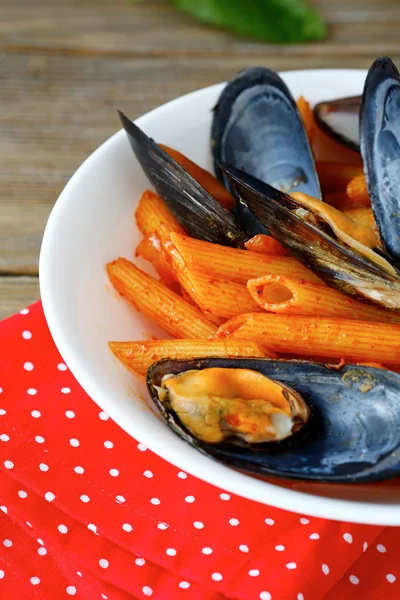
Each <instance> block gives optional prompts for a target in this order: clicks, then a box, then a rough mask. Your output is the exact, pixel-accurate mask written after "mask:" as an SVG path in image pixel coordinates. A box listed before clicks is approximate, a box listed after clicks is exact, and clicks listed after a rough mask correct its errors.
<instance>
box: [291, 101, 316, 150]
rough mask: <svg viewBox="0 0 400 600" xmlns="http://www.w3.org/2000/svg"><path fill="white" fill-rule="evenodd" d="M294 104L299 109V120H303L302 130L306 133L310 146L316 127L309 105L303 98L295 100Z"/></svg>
mask: <svg viewBox="0 0 400 600" xmlns="http://www.w3.org/2000/svg"><path fill="white" fill-rule="evenodd" d="M296 104H297V108H298V109H299V113H300V115H301V118H302V119H303V123H304V128H305V130H306V133H307V137H308V141H309V142H310V144H311V143H312V141H313V139H314V133H315V127H316V124H315V121H314V115H313V111H312V109H311V106H310V103H309V102H307V100H306V99H305V98H304V96H300V97H299V98H298V99H297V102H296Z"/></svg>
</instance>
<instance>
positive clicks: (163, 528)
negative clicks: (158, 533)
mask: <svg viewBox="0 0 400 600" xmlns="http://www.w3.org/2000/svg"><path fill="white" fill-rule="evenodd" d="M157 527H158V529H162V530H163V531H164V530H165V529H168V527H169V525H168V523H158V525H157Z"/></svg>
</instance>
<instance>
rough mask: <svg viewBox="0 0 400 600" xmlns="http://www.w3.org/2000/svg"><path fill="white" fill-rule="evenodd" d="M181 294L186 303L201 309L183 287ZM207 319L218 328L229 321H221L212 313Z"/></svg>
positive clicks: (208, 314)
mask: <svg viewBox="0 0 400 600" xmlns="http://www.w3.org/2000/svg"><path fill="white" fill-rule="evenodd" d="M180 293H181V296H182V298H183V299H184V300H185V302H187V303H188V304H190V305H191V306H195V307H196V308H200V306H199V305H198V304H196V302H195V301H194V300H193V298H192V297H191V296H190V295H189V294H188V293H187V291H186V290H185V288H184V287H183V286H182V285H181V286H180ZM200 310H201V308H200ZM207 319H208V320H209V321H211V323H214V325H217V326H218V327H219V326H220V325H222V323H225V321H226V320H227V319H221V317H217V316H216V315H213V314H211V313H210V312H208V313H207Z"/></svg>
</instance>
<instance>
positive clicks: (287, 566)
mask: <svg viewBox="0 0 400 600" xmlns="http://www.w3.org/2000/svg"><path fill="white" fill-rule="evenodd" d="M296 567H297V565H296V563H295V562H290V563H287V565H286V568H287V569H290V570H292V569H295V568H296Z"/></svg>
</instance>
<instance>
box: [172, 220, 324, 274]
mask: <svg viewBox="0 0 400 600" xmlns="http://www.w3.org/2000/svg"><path fill="white" fill-rule="evenodd" d="M170 237H171V240H172V241H173V243H174V245H175V247H176V249H177V250H178V252H179V254H180V256H181V257H182V259H183V260H184V262H185V263H186V265H187V267H188V268H189V269H193V268H196V270H200V271H203V272H204V273H206V274H207V275H208V276H209V277H218V278H220V279H229V280H231V281H237V282H239V283H247V281H248V280H249V279H254V278H255V277H261V276H262V275H282V274H285V275H287V276H288V277H292V278H293V279H304V280H305V281H314V282H316V283H321V280H320V279H318V277H317V276H316V275H314V273H313V272H312V271H311V270H310V269H308V268H307V267H305V266H304V265H303V264H302V263H301V262H299V261H298V260H296V259H295V258H292V257H289V256H270V255H267V254H260V253H259V252H250V251H249V250H238V249H237V248H228V246H221V245H219V244H211V243H210V242H203V241H201V240H195V239H193V238H189V237H187V236H183V235H180V234H178V233H175V232H172V233H171V235H170Z"/></svg>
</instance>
